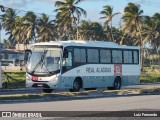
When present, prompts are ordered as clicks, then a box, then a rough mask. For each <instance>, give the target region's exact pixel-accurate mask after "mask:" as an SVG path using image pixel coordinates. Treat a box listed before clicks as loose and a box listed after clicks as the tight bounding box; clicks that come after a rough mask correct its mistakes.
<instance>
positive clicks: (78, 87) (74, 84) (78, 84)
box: [69, 79, 81, 92]
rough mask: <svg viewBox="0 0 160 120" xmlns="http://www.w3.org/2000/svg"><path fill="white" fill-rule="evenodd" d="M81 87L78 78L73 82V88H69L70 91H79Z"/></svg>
mask: <svg viewBox="0 0 160 120" xmlns="http://www.w3.org/2000/svg"><path fill="white" fill-rule="evenodd" d="M80 88H81V84H80V80H79V79H76V80H74V82H73V89H69V91H70V92H79V90H80Z"/></svg>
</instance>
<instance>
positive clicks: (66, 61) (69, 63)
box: [63, 52, 72, 67]
mask: <svg viewBox="0 0 160 120" xmlns="http://www.w3.org/2000/svg"><path fill="white" fill-rule="evenodd" d="M63 66H66V67H67V66H68V67H70V66H72V52H68V57H67V58H63Z"/></svg>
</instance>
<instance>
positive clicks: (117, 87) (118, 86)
mask: <svg viewBox="0 0 160 120" xmlns="http://www.w3.org/2000/svg"><path fill="white" fill-rule="evenodd" d="M107 88H108V90H120V89H121V78H120V77H116V78H115V80H114V83H113V86H112V87H107Z"/></svg>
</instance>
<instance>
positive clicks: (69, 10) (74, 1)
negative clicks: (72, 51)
mask: <svg viewBox="0 0 160 120" xmlns="http://www.w3.org/2000/svg"><path fill="white" fill-rule="evenodd" d="M80 1H81V0H64V1H56V3H55V6H56V7H58V9H56V10H55V12H58V13H57V15H56V18H57V20H58V24H59V27H64V26H67V30H68V33H71V31H72V30H73V28H72V25H73V24H74V25H75V26H76V29H77V39H79V31H78V24H79V21H80V16H81V14H83V15H85V16H86V14H87V13H86V11H85V10H84V9H82V8H80V7H78V6H76V5H78V3H79V2H80ZM61 25H62V26H61Z"/></svg>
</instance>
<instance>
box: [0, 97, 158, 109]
mask: <svg viewBox="0 0 160 120" xmlns="http://www.w3.org/2000/svg"><path fill="white" fill-rule="evenodd" d="M159 100H160V95H144V96H127V97H107V98H95V99H84V100H83V99H81V100H66V101H52V102H30V103H11V104H9V103H6V104H1V105H0V111H30V110H32V111H122V110H135V109H136V110H140V109H141V110H147V109H149V110H151V109H153V110H160V103H159Z"/></svg>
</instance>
